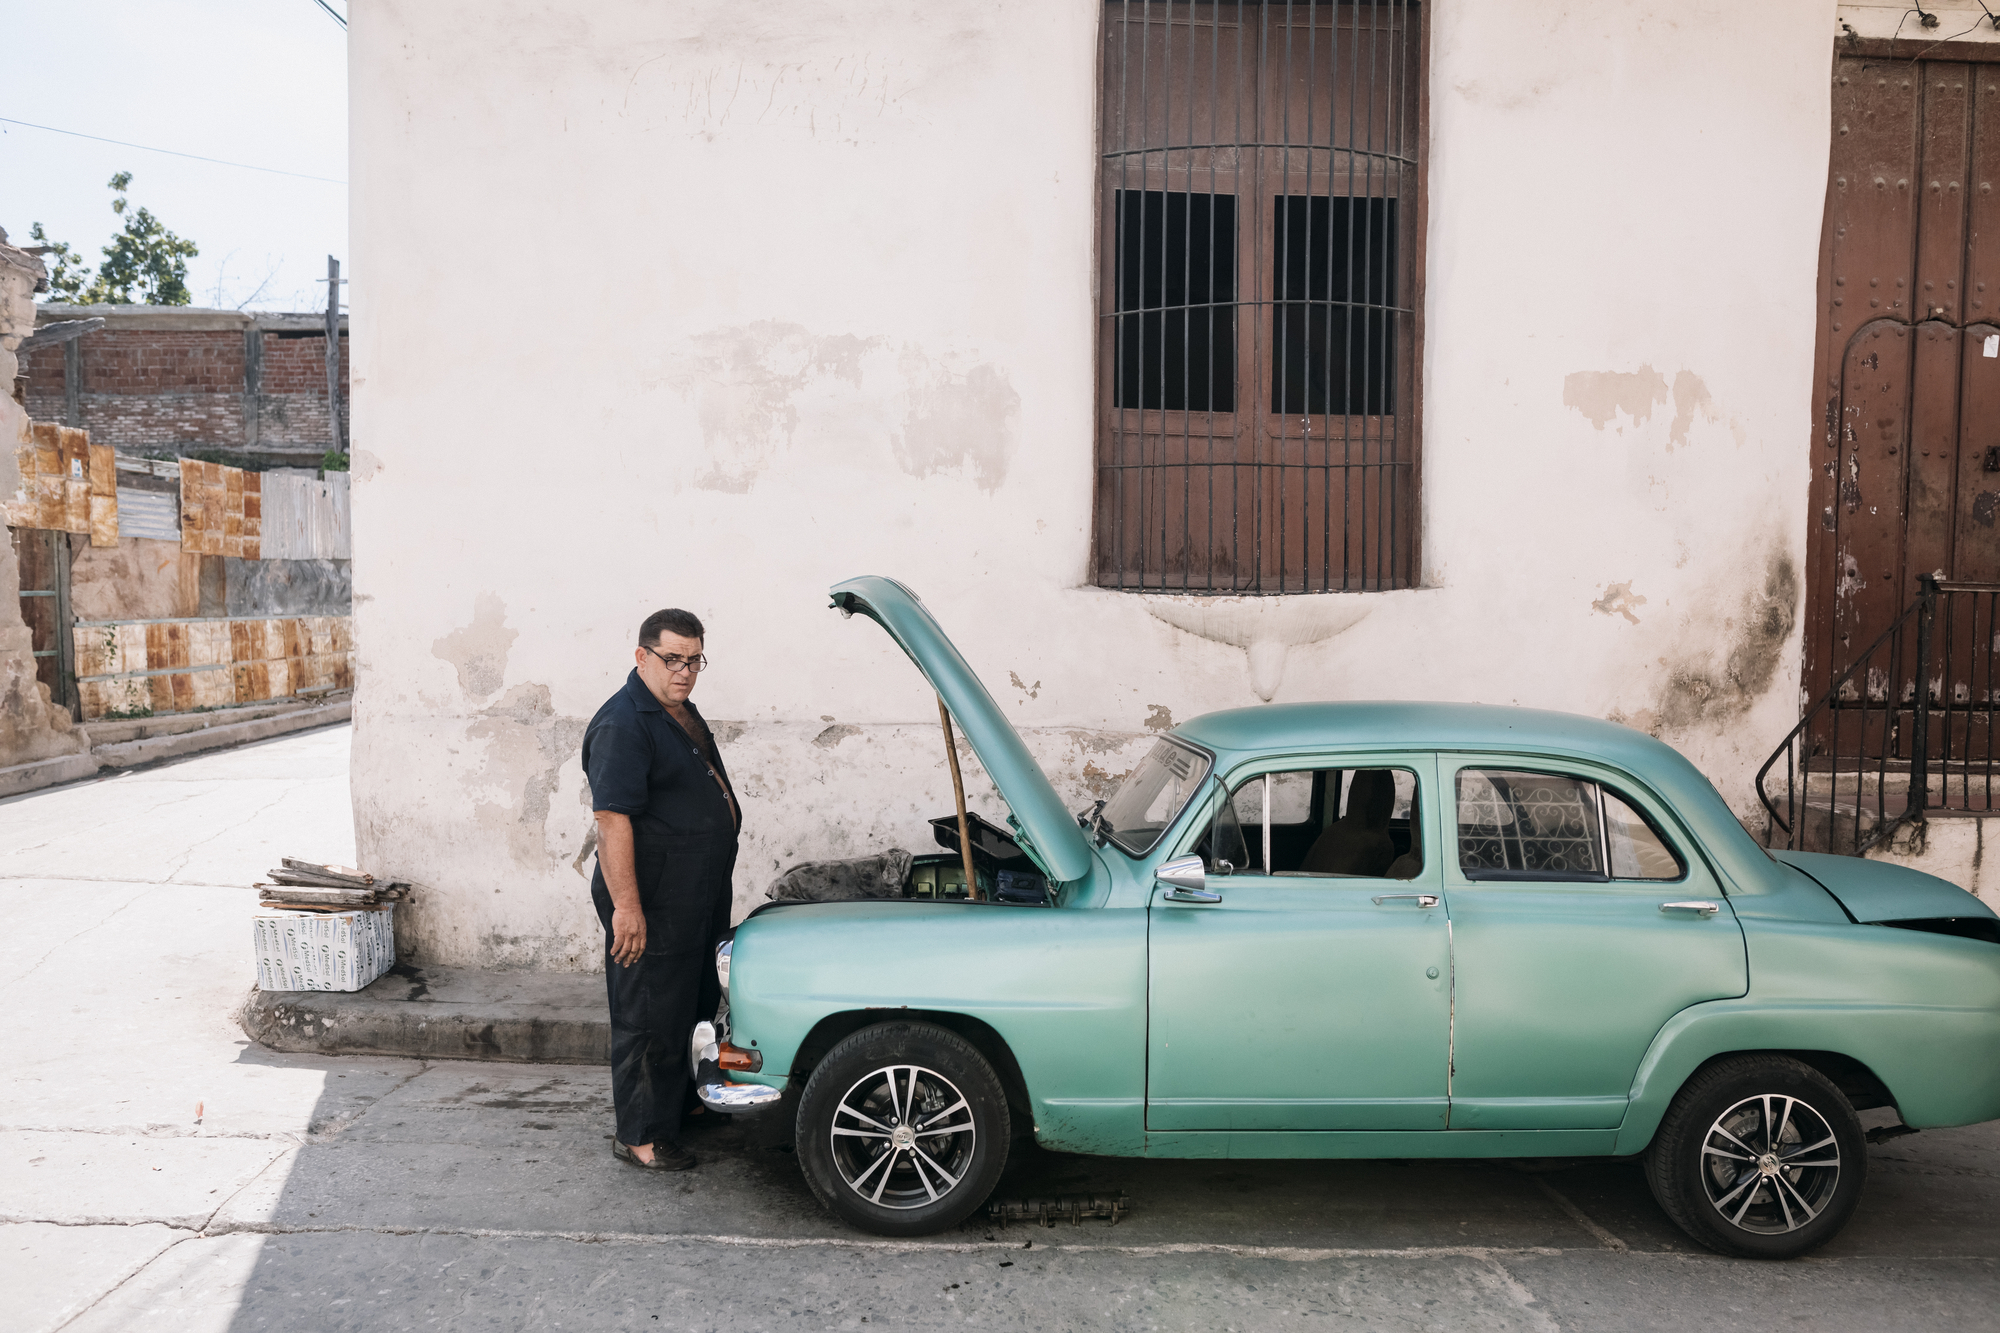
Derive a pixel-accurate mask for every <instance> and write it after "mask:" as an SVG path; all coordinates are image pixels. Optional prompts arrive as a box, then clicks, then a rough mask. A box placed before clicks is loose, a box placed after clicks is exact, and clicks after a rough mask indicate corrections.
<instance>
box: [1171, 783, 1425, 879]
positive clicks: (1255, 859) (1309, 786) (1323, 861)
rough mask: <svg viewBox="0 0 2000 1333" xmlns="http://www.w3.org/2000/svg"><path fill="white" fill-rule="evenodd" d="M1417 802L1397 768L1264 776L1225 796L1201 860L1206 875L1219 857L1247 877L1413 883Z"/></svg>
mask: <svg viewBox="0 0 2000 1333" xmlns="http://www.w3.org/2000/svg"><path fill="white" fill-rule="evenodd" d="M1416 795H1417V776H1416V774H1415V773H1413V772H1411V771H1410V770H1408V769H1403V768H1361V769H1339V768H1320V769H1297V770H1293V771H1290V772H1283V773H1269V774H1262V775H1259V776H1257V777H1253V778H1250V779H1247V780H1246V781H1244V782H1241V783H1239V784H1238V785H1237V786H1236V787H1235V789H1234V790H1233V791H1231V792H1230V794H1229V799H1228V801H1226V802H1224V803H1223V804H1222V806H1221V808H1220V809H1219V810H1218V812H1217V816H1216V820H1215V826H1214V828H1213V829H1212V831H1211V833H1210V835H1209V837H1208V839H1207V840H1206V841H1205V842H1204V844H1203V846H1202V853H1203V855H1204V856H1205V857H1209V858H1210V860H1211V869H1214V868H1215V865H1214V861H1215V859H1216V858H1217V857H1218V856H1219V857H1220V859H1222V860H1228V861H1230V863H1231V868H1232V869H1234V870H1239V871H1247V872H1249V873H1251V874H1268V875H1280V876H1303V877H1318V878H1337V877H1363V878H1371V879H1385V878H1386V879H1414V878H1415V877H1416V876H1417V875H1418V873H1419V872H1421V871H1422V869H1423V838H1422V835H1421V830H1420V829H1419V828H1418V826H1417V820H1416V818H1415V812H1416V809H1417V805H1416ZM1230 848H1236V849H1239V855H1240V856H1241V857H1242V860H1240V861H1239V860H1236V859H1235V858H1231V857H1229V856H1228V855H1227V854H1226V853H1227V849H1230ZM1216 849H1224V850H1223V851H1221V852H1218V851H1217V850H1216Z"/></svg>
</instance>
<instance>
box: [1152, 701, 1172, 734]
mask: <svg viewBox="0 0 2000 1333" xmlns="http://www.w3.org/2000/svg"><path fill="white" fill-rule="evenodd" d="M1173 729H1174V710H1173V709H1171V708H1169V707H1167V706H1166V705H1165V704H1147V705H1146V730H1148V731H1172V730H1173Z"/></svg>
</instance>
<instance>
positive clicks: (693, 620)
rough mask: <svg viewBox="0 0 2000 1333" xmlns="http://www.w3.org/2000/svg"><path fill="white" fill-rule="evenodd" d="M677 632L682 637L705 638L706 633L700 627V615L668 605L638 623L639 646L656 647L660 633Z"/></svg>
mask: <svg viewBox="0 0 2000 1333" xmlns="http://www.w3.org/2000/svg"><path fill="white" fill-rule="evenodd" d="M662 633H666V634H677V635H679V636H680V637H681V638H683V639H706V638H707V637H708V634H707V632H706V631H705V630H703V629H702V627H701V617H700V616H697V615H696V614H695V613H694V612H692V611H683V610H681V609H680V608H679V607H675V606H670V607H668V608H667V609H666V610H664V611H655V612H653V614H652V615H650V616H647V617H646V618H645V620H643V621H641V622H640V624H639V646H640V647H641V648H653V647H657V646H658V645H659V642H660V635H661V634H662Z"/></svg>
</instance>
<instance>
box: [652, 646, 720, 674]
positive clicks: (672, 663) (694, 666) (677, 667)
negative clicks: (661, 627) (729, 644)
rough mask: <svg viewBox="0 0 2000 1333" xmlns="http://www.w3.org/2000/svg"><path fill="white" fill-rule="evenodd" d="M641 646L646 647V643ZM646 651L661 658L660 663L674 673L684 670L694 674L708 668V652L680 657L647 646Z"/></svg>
mask: <svg viewBox="0 0 2000 1333" xmlns="http://www.w3.org/2000/svg"><path fill="white" fill-rule="evenodd" d="M639 646H640V647H641V648H646V645H645V644H643V643H642V644H640V645H639ZM646 651H647V652H649V653H652V654H653V656H655V657H657V658H659V659H660V665H661V666H663V667H665V668H666V669H667V670H668V671H669V672H671V673H672V674H674V675H679V674H680V673H681V672H683V671H686V672H689V673H691V674H692V673H698V672H702V671H706V670H708V654H706V653H696V654H695V655H694V656H693V657H678V656H675V655H674V654H672V653H662V652H657V651H655V650H653V649H651V648H646Z"/></svg>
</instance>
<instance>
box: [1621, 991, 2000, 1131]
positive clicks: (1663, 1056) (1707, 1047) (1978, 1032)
mask: <svg viewBox="0 0 2000 1333" xmlns="http://www.w3.org/2000/svg"><path fill="white" fill-rule="evenodd" d="M1748 1051H1775V1052H1794V1051H1796V1052H1811V1051H1825V1052H1829V1053H1832V1054H1835V1055H1842V1056H1846V1057H1847V1058H1848V1059H1851V1060H1855V1061H1858V1062H1860V1063H1861V1064H1862V1065H1864V1066H1866V1067H1867V1068H1868V1070H1869V1071H1870V1072H1871V1073H1873V1074H1874V1075H1875V1077H1876V1078H1877V1079H1879V1080H1880V1081H1881V1083H1882V1084H1883V1085H1884V1087H1886V1088H1887V1090H1888V1093H1889V1096H1890V1098H1891V1100H1892V1101H1893V1102H1894V1103H1895V1105H1896V1107H1897V1109H1898V1110H1899V1111H1901V1113H1902V1116H1903V1121H1904V1123H1905V1124H1907V1125H1909V1126H1911V1127H1912V1128H1915V1129H1929V1128H1937V1127H1941V1126H1945V1125H1969V1124H1977V1123H1979V1122H1980V1121H1984V1120H1993V1119H2000V1011H1996V1010H1994V1009H1993V1008H1991V1007H1989V1006H1985V1005H1947V1004H1896V1003H1880V1002H1869V1001H1858V1000H1850V1001H1842V1002H1828V1001H1826V1000H1805V999H1800V1000H1775V1001H1774V1000H1757V999H1753V998H1744V999H1737V1000H1715V1001H1711V1002H1709V1003H1706V1004H1698V1005H1693V1006H1691V1007H1689V1008H1687V1009H1684V1010H1682V1011H1681V1012H1680V1013H1678V1014H1676V1015H1674V1017H1673V1018H1671V1019H1669V1020H1668V1022H1667V1024H1666V1025H1665V1026H1664V1027H1662V1028H1661V1029H1660V1031H1659V1034H1658V1035H1657V1036H1656V1037H1654V1039H1653V1044H1652V1046H1651V1047H1650V1048H1649V1049H1648V1050H1647V1052H1646V1057H1645V1059H1644V1060H1642V1061H1640V1064H1639V1070H1638V1073H1637V1075H1636V1076H1635V1077H1634V1078H1633V1080H1632V1091H1631V1095H1630V1100H1629V1103H1628V1105H1627V1107H1626V1111H1625V1119H1624V1122H1623V1123H1622V1124H1621V1125H1620V1126H1619V1130H1618V1138H1617V1142H1616V1146H1615V1147H1614V1149H1613V1151H1614V1152H1615V1153H1617V1154H1619V1155H1624V1154H1629V1153H1636V1152H1640V1151H1643V1150H1644V1149H1645V1147H1646V1145H1647V1144H1649V1143H1651V1142H1652V1139H1653V1135H1654V1133H1655V1132H1656V1131H1657V1130H1658V1129H1659V1127H1660V1121H1661V1120H1662V1119H1663V1118H1665V1116H1666V1113H1667V1108H1668V1106H1669V1105H1671V1104H1672V1102H1673V1099H1674V1095H1675V1094H1676V1093H1678V1092H1679V1091H1680V1090H1681V1087H1682V1085H1684V1084H1685V1083H1686V1082H1687V1080H1688V1079H1689V1078H1690V1077H1691V1076H1692V1075H1693V1074H1694V1072H1695V1071H1696V1070H1697V1069H1700V1068H1701V1067H1702V1066H1703V1065H1704V1064H1706V1063H1708V1062H1709V1061H1710V1060H1713V1059H1715V1058H1716V1057H1717V1056H1722V1055H1730V1054H1735V1053H1738V1052H1748Z"/></svg>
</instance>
